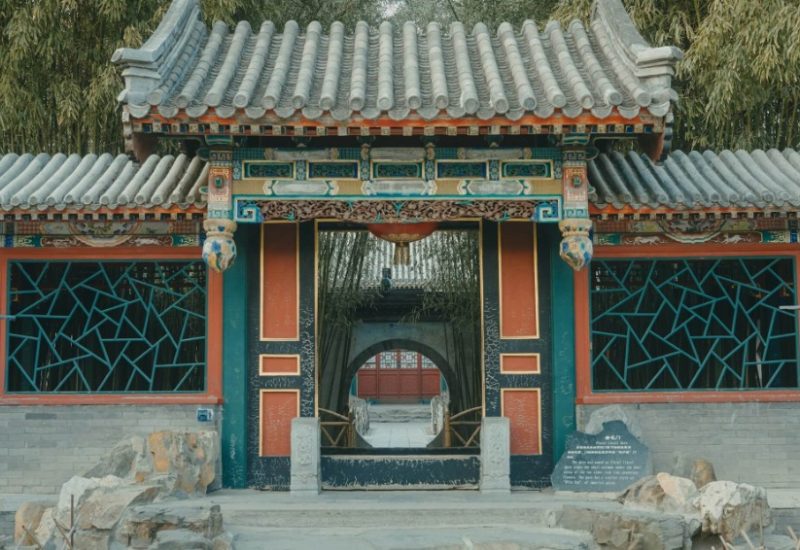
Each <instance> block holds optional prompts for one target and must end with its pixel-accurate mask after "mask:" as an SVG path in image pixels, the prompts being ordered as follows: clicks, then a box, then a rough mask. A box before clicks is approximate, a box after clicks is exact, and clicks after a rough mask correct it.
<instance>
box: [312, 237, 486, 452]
mask: <svg viewBox="0 0 800 550" xmlns="http://www.w3.org/2000/svg"><path fill="white" fill-rule="evenodd" d="M373 232H374V233H377V234H378V235H380V237H379V236H376V234H373ZM409 232H410V231H409ZM385 233H386V232H385V231H372V232H371V230H370V229H369V228H368V227H367V226H362V225H355V224H346V223H340V222H331V223H326V222H320V223H319V224H318V237H317V253H318V256H317V323H318V328H317V330H318V340H317V361H318V363H317V368H318V386H317V387H318V392H319V394H318V406H319V415H320V420H321V424H322V432H323V433H322V439H323V441H322V447H323V453H329V454H340V453H342V452H347V453H357V454H370V453H373V454H385V453H387V452H394V453H396V452H400V451H403V450H412V449H413V450H414V451H415V452H416V451H420V450H422V451H424V452H431V453H436V452H451V451H457V450H469V451H471V452H477V451H478V442H479V437H478V430H479V427H480V417H481V412H482V406H483V402H482V395H483V392H482V387H483V386H482V384H483V372H482V339H481V334H482V332H481V320H482V309H481V299H480V284H481V275H480V254H479V250H480V226H479V224H478V223H476V222H457V223H455V222H447V223H441V224H438V225H437V226H436V230H435V231H433V232H432V233H430V234H429V235H428V236H426V237H424V238H421V239H419V240H417V241H414V242H410V243H403V244H402V249H401V250H400V253H398V250H397V248H398V246H400V245H399V244H398V243H397V242H390V240H387V239H386V238H385ZM398 258H399V261H398ZM453 417H455V418H456V421H455V422H452V423H448V419H451V418H453ZM449 424H452V425H449ZM448 426H449V427H448ZM467 442H468V444H465V443H467Z"/></svg>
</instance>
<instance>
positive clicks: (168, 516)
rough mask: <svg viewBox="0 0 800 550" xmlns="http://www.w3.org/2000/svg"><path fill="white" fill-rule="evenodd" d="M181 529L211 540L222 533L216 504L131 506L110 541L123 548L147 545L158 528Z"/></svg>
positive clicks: (164, 529) (157, 531) (220, 513)
mask: <svg viewBox="0 0 800 550" xmlns="http://www.w3.org/2000/svg"><path fill="white" fill-rule="evenodd" d="M175 529H183V530H187V531H191V532H193V533H197V534H198V535H202V536H203V537H205V538H207V539H209V540H213V539H214V538H216V537H218V536H219V535H222V534H223V529H222V512H221V511H220V507H219V505H208V506H196V505H194V506H192V505H185V506H181V505H179V504H178V503H171V505H167V504H165V503H158V504H147V505H144V506H132V507H130V508H128V510H127V511H126V513H125V515H124V516H123V517H122V519H121V520H120V522H119V525H118V526H117V530H116V533H115V535H114V539H113V541H114V542H115V543H116V544H119V545H122V546H123V547H127V546H131V547H134V548H147V547H148V546H149V545H151V544H153V543H154V542H155V541H156V537H157V535H158V533H159V532H161V531H171V530H175Z"/></svg>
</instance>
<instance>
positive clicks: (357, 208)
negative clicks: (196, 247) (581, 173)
mask: <svg viewBox="0 0 800 550" xmlns="http://www.w3.org/2000/svg"><path fill="white" fill-rule="evenodd" d="M234 201H235V205H236V220H235V221H236V222H237V223H261V222H264V221H269V220H283V221H306V220H313V219H323V218H334V219H339V220H345V221H352V222H357V223H384V222H388V223H395V222H414V221H421V220H426V221H438V220H453V219H459V218H482V219H487V220H493V221H506V220H532V221H535V222H556V221H558V220H559V219H560V217H559V216H560V212H561V197H558V196H553V197H544V198H539V197H537V198H531V199H530V200H445V199H438V200H420V199H417V200H407V201H397V200H391V201H390V200H359V201H343V200H296V199H293V200H279V199H266V200H265V199H264V198H263V197H237V198H235V199H234Z"/></svg>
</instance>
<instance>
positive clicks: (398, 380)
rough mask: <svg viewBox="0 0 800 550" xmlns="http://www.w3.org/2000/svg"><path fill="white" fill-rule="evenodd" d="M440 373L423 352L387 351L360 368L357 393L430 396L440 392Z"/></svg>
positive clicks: (382, 396) (404, 397)
mask: <svg viewBox="0 0 800 550" xmlns="http://www.w3.org/2000/svg"><path fill="white" fill-rule="evenodd" d="M439 377H440V374H439V369H437V368H436V365H434V364H433V362H432V361H431V360H430V359H428V358H427V357H425V356H423V355H422V354H419V353H417V352H414V351H407V350H391V351H384V352H381V353H379V354H377V355H375V356H374V357H372V358H370V359H369V360H368V361H367V362H366V363H364V366H362V367H361V368H360V369H359V370H358V396H359V397H361V398H362V399H377V400H381V401H395V402H403V401H409V402H414V401H419V400H421V399H430V398H431V397H434V396H436V395H439V388H440V383H441V382H440V378H439Z"/></svg>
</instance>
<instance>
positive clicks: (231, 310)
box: [221, 225, 258, 488]
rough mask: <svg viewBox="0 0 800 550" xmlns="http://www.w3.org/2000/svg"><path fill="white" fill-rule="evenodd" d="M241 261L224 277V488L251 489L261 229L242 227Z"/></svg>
mask: <svg viewBox="0 0 800 550" xmlns="http://www.w3.org/2000/svg"><path fill="white" fill-rule="evenodd" d="M235 240H236V248H237V258H236V261H235V262H234V263H233V265H232V266H231V267H230V268H228V270H227V271H226V272H225V273H224V275H223V290H222V292H223V294H222V297H223V306H222V315H223V325H222V327H223V331H222V395H223V398H224V404H223V408H222V434H221V436H222V484H223V486H224V487H230V488H243V487H246V486H247V292H248V286H247V258H248V256H249V254H248V248H249V247H251V246H257V245H258V226H255V225H254V226H246V225H242V226H239V229H238V230H237V231H236V235H235Z"/></svg>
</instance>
